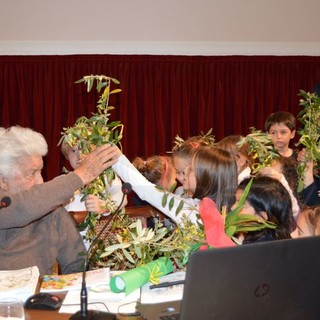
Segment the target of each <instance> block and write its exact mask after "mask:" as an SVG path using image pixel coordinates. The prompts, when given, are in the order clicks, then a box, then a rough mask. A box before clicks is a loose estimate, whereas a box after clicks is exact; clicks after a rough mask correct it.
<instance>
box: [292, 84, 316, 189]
mask: <svg viewBox="0 0 320 320" xmlns="http://www.w3.org/2000/svg"><path fill="white" fill-rule="evenodd" d="M299 96H300V97H302V98H301V99H300V103H299V105H300V106H301V107H302V108H303V109H302V110H301V111H300V112H299V114H298V116H297V118H298V120H299V121H300V123H301V125H302V128H301V129H299V130H298V134H299V135H300V139H299V141H298V143H297V144H296V145H297V146H298V145H302V146H303V147H304V148H305V149H306V150H307V158H306V159H305V161H304V162H300V163H299V164H298V168H297V170H298V175H299V181H298V192H300V191H302V189H303V188H304V172H305V169H306V163H307V162H308V161H310V160H312V161H314V163H315V164H316V167H319V165H320V141H319V138H320V97H318V96H317V95H316V94H315V93H309V92H308V93H307V92H305V91H303V90H300V93H299Z"/></svg>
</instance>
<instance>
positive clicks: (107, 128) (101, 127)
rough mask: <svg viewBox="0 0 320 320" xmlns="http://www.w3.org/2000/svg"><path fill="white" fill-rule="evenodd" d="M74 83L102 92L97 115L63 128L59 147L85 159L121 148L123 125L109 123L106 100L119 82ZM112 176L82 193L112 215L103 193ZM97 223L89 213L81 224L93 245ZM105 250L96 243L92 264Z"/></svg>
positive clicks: (105, 174)
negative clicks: (103, 150) (106, 149)
mask: <svg viewBox="0 0 320 320" xmlns="http://www.w3.org/2000/svg"><path fill="white" fill-rule="evenodd" d="M76 83H85V84H86V85H87V91H88V92H90V91H91V90H92V88H93V85H94V83H96V90H97V92H98V93H100V92H102V93H101V95H100V97H99V100H98V104H97V106H96V108H97V112H96V113H93V114H92V116H91V117H90V118H87V117H85V116H82V117H80V118H78V119H77V120H76V122H75V124H74V125H73V126H72V127H68V128H63V132H62V133H61V134H62V137H61V139H60V141H59V143H58V145H60V144H61V143H67V144H69V145H70V146H71V147H75V146H77V147H78V148H79V150H81V154H82V155H83V156H85V155H86V154H88V153H90V152H91V151H92V150H93V149H94V148H96V147H97V146H101V145H103V144H106V143H114V144H118V145H119V146H120V147H121V139H122V135H123V124H121V122H120V121H111V122H110V112H111V110H113V109H114V107H113V106H109V97H110V95H111V94H116V93H119V92H120V91H121V89H114V90H111V84H112V83H113V84H116V85H118V84H119V81H118V80H117V79H114V78H110V77H107V76H104V75H89V76H85V77H83V78H82V79H80V80H78V81H76ZM114 177H115V174H114V171H113V170H112V168H108V169H106V170H105V171H104V172H103V173H102V174H101V175H100V176H99V177H98V178H97V179H95V180H94V181H92V182H91V183H89V184H88V185H86V186H84V187H83V188H82V189H81V193H82V194H83V195H84V197H85V196H87V195H89V194H93V195H96V196H98V197H99V198H100V199H102V200H103V201H104V204H105V205H104V206H105V208H104V209H105V210H106V211H109V212H113V211H114V210H115V209H116V207H117V204H116V203H115V201H114V200H113V199H112V197H111V195H110V193H109V192H108V190H106V182H108V184H111V182H112V180H113V179H114ZM99 219H100V215H95V214H94V213H89V214H88V215H87V217H86V219H85V221H84V223H83V224H81V225H80V226H79V229H85V228H87V233H86V239H87V240H89V242H90V241H92V239H93V238H94V235H95V227H96V224H97V222H98V221H99ZM103 250H104V245H103V242H102V241H99V242H98V245H97V246H96V252H95V255H94V257H93V258H92V263H99V262H100V258H99V254H100V252H102V251H103Z"/></svg>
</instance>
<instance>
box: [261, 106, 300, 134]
mask: <svg viewBox="0 0 320 320" xmlns="http://www.w3.org/2000/svg"><path fill="white" fill-rule="evenodd" d="M279 123H283V124H284V125H285V126H287V127H288V128H289V129H290V131H291V132H292V131H293V130H296V118H295V117H294V115H293V114H292V113H290V112H287V111H277V112H274V113H271V114H270V115H269V116H268V117H267V119H266V121H265V125H264V128H265V130H266V131H267V132H269V130H270V127H271V126H273V125H275V124H279Z"/></svg>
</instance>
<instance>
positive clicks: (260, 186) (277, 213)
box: [233, 176, 295, 243]
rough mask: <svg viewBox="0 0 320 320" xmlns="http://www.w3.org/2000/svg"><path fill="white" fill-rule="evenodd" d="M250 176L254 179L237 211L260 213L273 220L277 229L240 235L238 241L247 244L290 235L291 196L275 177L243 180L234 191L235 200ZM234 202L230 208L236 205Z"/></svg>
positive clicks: (293, 224) (292, 222)
mask: <svg viewBox="0 0 320 320" xmlns="http://www.w3.org/2000/svg"><path fill="white" fill-rule="evenodd" d="M251 179H253V181H252V185H251V188H250V190H249V193H248V196H247V198H246V201H245V204H244V206H243V208H242V209H241V210H240V213H243V214H252V215H256V216H259V217H261V218H262V219H265V220H268V221H270V222H273V223H275V224H276V228H275V229H269V228H266V229H263V230H261V231H255V232H248V233H247V234H241V235H239V240H240V241H242V243H250V242H261V241H270V240H277V239H287V238H290V233H291V232H292V231H293V229H294V226H295V222H294V219H293V214H292V205H291V199H290V195H289V193H288V191H287V190H286V188H285V187H284V186H283V185H282V184H281V183H280V182H279V181H278V180H276V179H273V178H271V177H267V176H257V177H253V178H247V179H245V180H243V181H242V182H241V183H240V184H239V186H238V189H237V192H236V199H237V202H238V201H239V199H240V197H241V195H242V194H243V191H244V189H245V187H246V186H247V184H248V183H249V182H250V180H251ZM237 202H236V203H235V204H234V206H233V209H235V208H236V206H237Z"/></svg>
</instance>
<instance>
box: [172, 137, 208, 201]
mask: <svg viewBox="0 0 320 320" xmlns="http://www.w3.org/2000/svg"><path fill="white" fill-rule="evenodd" d="M210 132H211V131H209V133H210ZM213 145H214V138H213V136H211V135H210V134H208V133H207V134H206V135H203V136H202V135H199V136H193V137H190V138H188V139H187V140H186V141H183V142H181V141H180V140H179V143H177V142H176V143H175V146H174V147H173V149H172V159H173V165H174V168H175V170H176V178H177V180H178V181H179V182H180V183H181V185H182V186H181V187H179V188H177V189H176V191H175V193H176V194H178V195H181V196H183V197H189V198H192V193H191V192H190V190H188V189H186V184H185V180H186V169H187V168H189V166H190V163H191V159H192V157H193V155H194V154H195V152H196V151H197V149H198V148H199V147H201V146H213Z"/></svg>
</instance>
